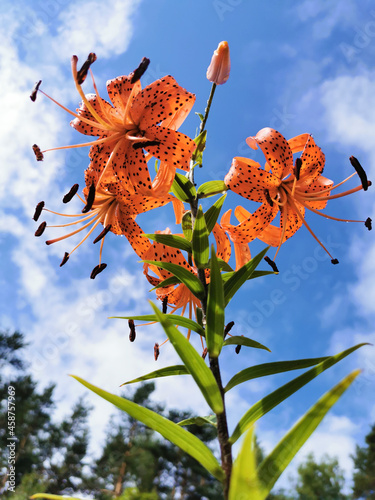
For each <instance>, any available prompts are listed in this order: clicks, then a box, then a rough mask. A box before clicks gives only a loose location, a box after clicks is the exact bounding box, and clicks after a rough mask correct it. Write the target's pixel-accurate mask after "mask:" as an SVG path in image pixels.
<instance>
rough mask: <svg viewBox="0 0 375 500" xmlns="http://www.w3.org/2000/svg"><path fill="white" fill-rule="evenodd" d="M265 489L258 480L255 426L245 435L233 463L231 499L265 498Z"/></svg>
mask: <svg viewBox="0 0 375 500" xmlns="http://www.w3.org/2000/svg"><path fill="white" fill-rule="evenodd" d="M263 494H264V491H263V490H262V488H261V485H260V482H259V480H258V473H257V467H256V450H255V434H254V427H251V428H250V429H249V430H248V431H247V432H246V435H245V438H244V440H243V443H242V446H241V449H240V451H239V453H238V455H237V458H236V460H235V461H234V464H233V469H232V476H231V481H230V489H229V497H228V498H229V500H239V499H241V500H263V499H264V498H265V497H264V496H263Z"/></svg>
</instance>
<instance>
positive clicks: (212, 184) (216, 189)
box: [197, 181, 228, 198]
mask: <svg viewBox="0 0 375 500" xmlns="http://www.w3.org/2000/svg"><path fill="white" fill-rule="evenodd" d="M224 191H228V188H227V185H226V184H225V182H224V181H208V182H205V183H204V184H202V185H201V186H199V188H198V191H197V195H198V198H208V197H209V196H214V195H215V194H219V193H223V192H224Z"/></svg>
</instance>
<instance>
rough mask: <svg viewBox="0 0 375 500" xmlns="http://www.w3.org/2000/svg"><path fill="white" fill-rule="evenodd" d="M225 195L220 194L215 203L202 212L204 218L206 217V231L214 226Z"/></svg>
mask: <svg viewBox="0 0 375 500" xmlns="http://www.w3.org/2000/svg"><path fill="white" fill-rule="evenodd" d="M226 197H227V195H226V194H224V195H223V196H221V197H220V198H219V199H218V200H216V201H215V203H214V204H213V205H212V206H211V207H210V208H209V209H208V210H206V212H205V213H204V218H205V219H206V226H207V231H208V232H209V233H211V232H212V230H213V228H214V227H215V224H216V222H217V219H218V217H219V215H220V211H221V207H222V206H223V204H224V201H225V198H226Z"/></svg>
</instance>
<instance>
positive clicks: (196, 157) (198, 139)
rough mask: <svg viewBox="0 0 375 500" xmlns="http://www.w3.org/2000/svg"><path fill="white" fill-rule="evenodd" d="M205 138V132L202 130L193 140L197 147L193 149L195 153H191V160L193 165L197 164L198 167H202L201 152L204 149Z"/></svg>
mask: <svg viewBox="0 0 375 500" xmlns="http://www.w3.org/2000/svg"><path fill="white" fill-rule="evenodd" d="M206 138H207V130H202V132H201V133H200V134H199V135H198V137H196V138H195V139H194V142H195V144H196V145H197V147H196V148H195V151H194V153H193V160H194V163H196V164H198V165H199V166H201V165H202V161H203V151H204V150H205V148H206Z"/></svg>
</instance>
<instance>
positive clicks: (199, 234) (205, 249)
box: [191, 207, 210, 269]
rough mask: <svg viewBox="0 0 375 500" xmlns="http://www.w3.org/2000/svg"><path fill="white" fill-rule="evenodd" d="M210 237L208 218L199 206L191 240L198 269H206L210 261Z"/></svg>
mask: <svg viewBox="0 0 375 500" xmlns="http://www.w3.org/2000/svg"><path fill="white" fill-rule="evenodd" d="M208 237H209V232H208V231H207V226H206V220H205V218H204V214H203V210H202V207H199V209H198V213H197V217H196V219H195V223H194V229H193V238H192V240H191V245H192V249H193V259H194V262H195V265H196V267H197V268H198V269H204V267H205V266H206V265H207V263H208V258H209V255H210V247H209V242H208Z"/></svg>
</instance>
